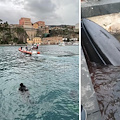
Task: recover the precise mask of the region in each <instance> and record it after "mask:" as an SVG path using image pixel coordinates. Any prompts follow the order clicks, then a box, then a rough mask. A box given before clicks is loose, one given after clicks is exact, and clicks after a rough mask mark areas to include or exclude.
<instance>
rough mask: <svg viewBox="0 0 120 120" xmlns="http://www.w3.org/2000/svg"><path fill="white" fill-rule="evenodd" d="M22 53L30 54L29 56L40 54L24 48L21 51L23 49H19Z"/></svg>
mask: <svg viewBox="0 0 120 120" xmlns="http://www.w3.org/2000/svg"><path fill="white" fill-rule="evenodd" d="M18 50H19V51H20V52H22V53H25V54H29V55H32V54H40V52H39V51H26V50H25V49H24V48H23V50H21V48H19V49H18Z"/></svg>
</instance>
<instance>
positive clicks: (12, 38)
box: [0, 20, 27, 44]
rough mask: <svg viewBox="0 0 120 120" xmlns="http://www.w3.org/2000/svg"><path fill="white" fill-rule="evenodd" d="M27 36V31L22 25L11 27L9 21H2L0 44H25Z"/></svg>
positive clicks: (0, 24)
mask: <svg viewBox="0 0 120 120" xmlns="http://www.w3.org/2000/svg"><path fill="white" fill-rule="evenodd" d="M0 22H1V20H0ZM26 38H27V34H26V31H25V30H24V29H23V28H22V27H11V26H10V25H9V24H8V23H7V22H4V23H2V22H1V23H0V44H24V43H26Z"/></svg>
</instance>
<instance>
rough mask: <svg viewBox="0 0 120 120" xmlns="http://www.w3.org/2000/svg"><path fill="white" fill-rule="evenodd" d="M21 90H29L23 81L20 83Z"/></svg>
mask: <svg viewBox="0 0 120 120" xmlns="http://www.w3.org/2000/svg"><path fill="white" fill-rule="evenodd" d="M19 91H21V92H26V91H28V89H27V88H26V86H25V85H23V83H20V87H19Z"/></svg>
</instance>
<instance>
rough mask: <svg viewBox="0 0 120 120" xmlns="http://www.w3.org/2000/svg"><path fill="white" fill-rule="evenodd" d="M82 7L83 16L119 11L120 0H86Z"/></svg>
mask: <svg viewBox="0 0 120 120" xmlns="http://www.w3.org/2000/svg"><path fill="white" fill-rule="evenodd" d="M81 7H82V8H81V17H82V18H88V17H93V16H99V15H106V14H112V13H119V12H120V0H84V1H82V2H81Z"/></svg>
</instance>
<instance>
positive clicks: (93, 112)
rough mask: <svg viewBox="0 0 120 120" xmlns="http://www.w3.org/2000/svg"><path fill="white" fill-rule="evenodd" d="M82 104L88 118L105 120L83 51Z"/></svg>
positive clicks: (90, 119)
mask: <svg viewBox="0 0 120 120" xmlns="http://www.w3.org/2000/svg"><path fill="white" fill-rule="evenodd" d="M81 104H82V105H83V107H84V108H85V109H86V111H87V120H103V118H102V116H101V113H100V109H99V106H98V102H97V99H96V94H95V91H94V88H93V85H92V81H91V78H90V74H89V71H88V67H87V63H86V59H85V57H84V54H83V52H82V55H81Z"/></svg>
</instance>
